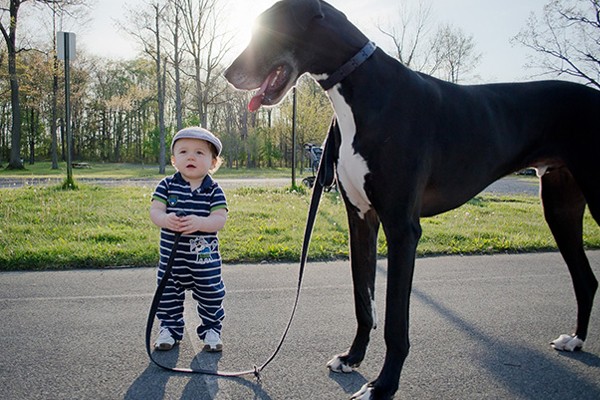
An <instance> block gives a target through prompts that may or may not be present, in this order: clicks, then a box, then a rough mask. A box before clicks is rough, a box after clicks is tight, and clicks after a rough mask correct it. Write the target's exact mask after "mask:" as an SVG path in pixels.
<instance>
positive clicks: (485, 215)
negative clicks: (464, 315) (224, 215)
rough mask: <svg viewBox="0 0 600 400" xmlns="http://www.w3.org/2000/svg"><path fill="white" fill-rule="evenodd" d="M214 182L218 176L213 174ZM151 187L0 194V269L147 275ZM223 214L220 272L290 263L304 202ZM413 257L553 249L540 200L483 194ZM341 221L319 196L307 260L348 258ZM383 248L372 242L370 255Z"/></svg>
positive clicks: (236, 198) (273, 196) (289, 198)
mask: <svg viewBox="0 0 600 400" xmlns="http://www.w3.org/2000/svg"><path fill="white" fill-rule="evenodd" d="M219 176H220V173H219ZM153 189H154V188H153V187H116V188H106V187H98V186H90V185H79V189H78V190H69V191H63V190H59V189H58V188H57V187H41V186H39V187H38V186H29V187H23V188H19V189H0V221H2V225H0V270H25V269H33V270H39V269H65V268H101V267H108V266H124V265H126V266H154V265H155V264H156V261H157V252H158V247H157V246H158V235H159V232H158V228H156V227H155V226H154V225H152V223H151V221H150V219H149V217H148V208H149V205H150V196H151V194H152V191H153ZM227 197H228V202H229V207H230V213H229V219H228V222H227V225H226V226H225V228H224V229H223V230H222V231H221V232H220V234H219V236H220V239H221V252H222V256H223V259H224V261H225V262H226V263H237V262H262V261H292V262H295V261H298V259H299V253H300V247H301V242H302V235H303V233H304V224H305V222H306V214H307V210H308V203H309V200H310V197H309V194H308V193H304V192H303V191H302V190H301V191H299V192H298V191H290V190H286V189H260V188H240V189H235V190H231V191H228V192H227ZM422 225H423V237H422V239H421V242H420V244H419V247H418V253H419V255H421V256H423V255H438V254H482V253H485V254H492V253H498V252H531V251H546V250H554V249H555V244H554V241H553V239H552V237H551V235H550V232H549V230H548V228H547V226H546V224H545V222H544V220H543V216H542V210H541V206H540V205H539V200H538V199H537V198H535V197H533V196H501V197H500V196H492V195H484V196H480V197H477V198H475V199H473V200H471V201H470V202H469V203H467V204H465V205H464V206H462V207H460V208H458V209H456V210H453V211H451V212H448V213H445V214H442V215H440V216H436V217H432V218H425V219H423V220H422ZM585 227H586V228H585V234H584V240H585V245H586V247H587V248H600V228H598V225H596V223H595V222H594V221H593V220H592V219H591V217H590V215H589V213H587V212H586V216H585ZM347 232H348V229H347V222H346V217H345V211H344V207H343V204H342V201H341V199H340V196H339V194H337V193H327V194H325V196H324V198H323V200H322V202H321V206H320V211H319V215H318V218H317V222H316V225H315V230H314V233H313V239H312V242H311V249H310V258H311V259H313V260H314V259H319V260H331V259H340V258H341V259H343V258H347V257H348V244H347ZM386 253H387V246H386V243H385V240H384V238H383V235H380V238H379V254H380V255H381V256H385V255H386Z"/></svg>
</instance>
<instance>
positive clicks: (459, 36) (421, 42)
mask: <svg viewBox="0 0 600 400" xmlns="http://www.w3.org/2000/svg"><path fill="white" fill-rule="evenodd" d="M399 15H400V22H398V23H396V24H393V23H390V26H389V27H388V28H383V27H382V26H381V25H379V26H378V28H379V30H380V31H381V32H382V33H383V34H385V35H386V36H388V37H389V38H390V39H391V40H392V42H393V43H394V47H395V53H396V58H397V59H398V60H399V61H400V62H401V63H402V64H404V65H406V66H407V67H408V68H411V69H413V70H415V71H419V72H424V73H426V74H429V75H434V76H437V77H439V78H441V79H444V80H447V81H450V82H454V83H457V82H459V81H461V80H463V79H464V76H465V75H467V74H468V73H470V72H472V71H473V70H474V69H475V67H476V66H477V64H478V62H479V60H480V58H481V54H480V53H476V52H475V41H474V39H473V36H472V35H471V36H467V35H466V34H465V33H464V32H463V30H462V29H461V28H457V27H453V26H452V25H450V24H441V25H439V26H438V27H437V29H436V30H435V31H433V30H432V28H431V27H430V21H431V3H429V2H425V1H420V2H419V3H418V6H417V8H416V9H413V8H410V7H408V6H406V3H404V6H403V7H402V8H401V9H400V10H399ZM432 32H433V33H432Z"/></svg>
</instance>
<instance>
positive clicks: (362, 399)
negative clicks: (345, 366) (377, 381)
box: [350, 383, 373, 400]
mask: <svg viewBox="0 0 600 400" xmlns="http://www.w3.org/2000/svg"><path fill="white" fill-rule="evenodd" d="M372 391H373V386H372V385H371V384H370V383H366V384H364V385H363V387H361V388H360V390H359V391H358V392H356V393H354V394H353V395H352V397H351V398H350V400H371V393H372Z"/></svg>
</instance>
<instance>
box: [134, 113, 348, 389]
mask: <svg viewBox="0 0 600 400" xmlns="http://www.w3.org/2000/svg"><path fill="white" fill-rule="evenodd" d="M336 131H337V123H336V120H335V119H334V120H333V122H332V124H331V127H330V129H329V133H328V135H327V139H326V141H325V147H324V149H323V154H322V157H321V163H320V165H319V170H318V171H317V179H316V184H315V185H314V188H313V192H312V196H311V199H310V206H309V210H308V217H307V220H306V228H305V230H304V240H303V243H302V253H301V256H300V269H299V271H298V285H297V288H296V298H295V300H294V306H293V307H292V312H291V315H290V319H289V321H288V323H287V326H286V327H285V330H284V331H283V334H282V335H281V339H279V344H278V345H277V347H276V348H275V350H274V351H273V353H272V354H271V355H270V356H269V357H268V358H267V360H266V361H265V362H264V363H263V364H262V365H260V366H256V365H254V367H253V368H252V369H248V370H245V371H220V370H207V369H196V368H180V367H169V366H166V365H163V364H161V363H160V362H159V361H157V360H156V359H155V358H154V357H153V353H152V349H151V345H150V341H151V340H150V339H151V335H152V328H153V326H154V319H155V317H156V312H157V310H158V305H159V303H160V299H161V298H162V295H163V292H164V290H165V287H166V286H167V282H168V281H169V279H170V277H171V270H172V269H173V262H174V261H175V254H176V252H177V251H176V249H177V245H178V244H179V240H180V239H181V233H176V234H175V238H174V240H173V248H172V249H171V254H170V255H169V260H168V261H167V265H166V266H165V271H164V274H163V276H162V278H161V280H160V283H159V284H158V286H157V287H156V292H155V293H154V297H153V298H152V305H151V306H150V311H149V313H148V321H147V323H146V353H147V354H148V357H149V358H150V361H152V362H153V363H154V364H155V365H156V366H158V367H160V368H162V369H165V370H167V371H172V372H181V373H188V374H190V373H191V374H203V375H212V376H222V377H240V376H244V375H254V376H255V377H256V379H257V380H258V381H260V373H261V372H262V370H263V369H265V368H266V366H267V365H269V364H270V363H271V361H273V360H274V359H275V357H276V356H277V354H278V353H279V350H281V347H282V346H283V342H284V341H285V338H286V337H287V334H288V332H289V330H290V327H291V326H292V321H293V319H294V316H295V315H296V310H297V308H298V302H299V299H300V289H301V288H302V281H303V278H304V270H305V267H306V260H307V258H308V247H309V244H310V238H311V234H312V230H313V227H314V223H315V218H316V216H317V210H318V208H319V201H320V200H321V196H322V194H323V189H324V187H330V186H331V185H332V184H333V180H334V171H333V163H334V159H335V158H334V156H335V152H336V146H335V145H334V142H335V137H334V132H336ZM178 216H180V215H179V213H178Z"/></svg>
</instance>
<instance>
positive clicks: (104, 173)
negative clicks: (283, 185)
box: [0, 161, 291, 180]
mask: <svg viewBox="0 0 600 400" xmlns="http://www.w3.org/2000/svg"><path fill="white" fill-rule="evenodd" d="M88 165H89V168H73V176H74V177H75V180H77V179H78V178H112V179H139V178H148V179H160V178H162V177H163V176H164V175H165V174H159V173H158V166H157V165H142V164H115V163H88ZM173 172H174V169H173V167H172V166H171V165H170V164H169V165H167V169H166V175H169V174H172V173H173ZM66 174H67V166H66V164H65V163H59V168H58V169H57V170H53V169H52V164H51V163H50V162H47V161H45V162H37V163H35V164H33V165H29V164H25V169H24V170H18V171H13V170H6V169H4V168H0V179H2V178H7V179H19V178H20V179H27V178H65V177H66ZM217 174H218V175H217V176H218V177H219V178H285V177H288V176H290V174H291V173H290V169H289V168H287V169H284V168H260V169H252V168H250V169H248V168H240V169H235V168H226V167H221V168H220V169H219V170H218V171H217Z"/></svg>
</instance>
